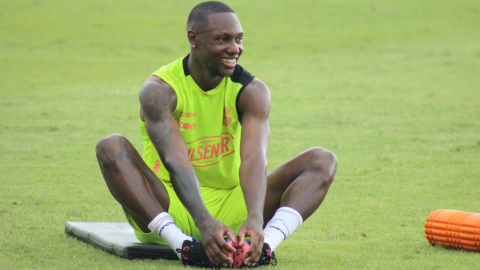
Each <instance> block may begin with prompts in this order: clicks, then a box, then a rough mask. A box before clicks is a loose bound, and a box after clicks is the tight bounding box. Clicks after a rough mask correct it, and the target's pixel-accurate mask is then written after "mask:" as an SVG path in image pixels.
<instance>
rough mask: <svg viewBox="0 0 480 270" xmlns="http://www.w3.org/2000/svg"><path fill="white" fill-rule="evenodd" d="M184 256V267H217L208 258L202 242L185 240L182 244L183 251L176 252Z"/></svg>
mask: <svg viewBox="0 0 480 270" xmlns="http://www.w3.org/2000/svg"><path fill="white" fill-rule="evenodd" d="M176 251H177V252H178V253H181V254H182V263H183V264H184V265H190V266H198V267H206V268H214V267H216V266H215V265H214V264H213V263H212V262H211V261H210V260H209V259H208V257H207V254H206V253H205V250H204V249H203V245H202V243H201V242H200V241H198V240H196V239H193V240H192V241H190V240H185V241H183V244H182V249H179V248H178V249H177V250H176Z"/></svg>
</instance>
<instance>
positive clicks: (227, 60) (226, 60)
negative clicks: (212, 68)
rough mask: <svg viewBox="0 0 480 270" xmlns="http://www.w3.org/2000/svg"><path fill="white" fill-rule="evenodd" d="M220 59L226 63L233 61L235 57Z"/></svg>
mask: <svg viewBox="0 0 480 270" xmlns="http://www.w3.org/2000/svg"><path fill="white" fill-rule="evenodd" d="M222 61H223V62H227V63H235V59H227V58H222Z"/></svg>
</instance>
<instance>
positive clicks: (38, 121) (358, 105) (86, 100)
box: [0, 0, 480, 269]
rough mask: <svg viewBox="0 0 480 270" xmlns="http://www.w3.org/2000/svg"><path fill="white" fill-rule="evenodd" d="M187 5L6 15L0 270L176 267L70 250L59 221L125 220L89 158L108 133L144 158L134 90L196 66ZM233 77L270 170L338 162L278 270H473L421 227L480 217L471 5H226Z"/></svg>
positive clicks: (33, 7)
mask: <svg viewBox="0 0 480 270" xmlns="http://www.w3.org/2000/svg"><path fill="white" fill-rule="evenodd" d="M196 3H197V2H195V1H186V0H182V1H178V2H177V4H174V3H173V2H167V1H161V2H152V1H113V0H105V1H53V0H52V1H41V0H33V1H25V0H18V1H11V0H10V1H9V0H0V63H1V64H0V116H1V118H0V138H1V140H0V175H1V176H0V182H1V184H2V188H1V189H0V265H2V267H5V268H7V269H9V268H92V269H95V268H102V269H103V268H116V269H122V268H125V269H131V268H142V269H156V268H158V267H161V268H165V269H183V267H182V266H181V265H180V263H179V262H167V261H150V260H138V261H127V260H123V259H120V258H117V257H114V256H111V255H109V254H107V253H105V252H101V251H99V250H96V249H94V248H92V247H91V246H89V245H86V244H84V243H81V242H78V241H76V240H75V239H72V238H69V237H66V236H65V234H64V232H63V227H64V224H65V222H66V221H110V222H118V221H124V220H125V219H124V216H123V213H122V210H121V209H120V207H119V206H118V204H117V202H116V201H115V200H114V199H113V198H112V197H111V195H110V194H109V191H108V189H107V187H106V185H105V184H104V182H103V180H102V177H101V174H100V170H99V168H98V165H97V163H96V160H95V155H94V147H95V144H96V142H97V141H98V140H99V139H101V138H102V137H104V136H106V135H109V134H111V133H121V134H123V135H125V136H126V137H127V138H128V139H129V140H130V141H131V142H132V143H133V144H134V145H135V146H136V147H137V149H139V150H140V149H141V138H140V132H139V128H138V109H139V105H138V90H139V88H140V86H141V84H142V83H143V81H144V80H145V79H146V78H147V77H148V76H149V74H150V73H151V72H153V71H154V70H156V69H157V68H158V67H160V66H161V65H164V64H167V63H169V62H170V61H172V60H174V59H177V58H179V57H182V56H183V55H185V54H186V53H188V49H189V47H188V43H187V41H186V33H185V32H184V24H185V22H186V18H187V16H188V13H189V11H190V10H191V8H192V7H193V6H194V5H195V4H196ZM227 3H228V4H230V5H231V7H232V8H234V9H235V10H236V12H237V14H238V17H239V18H240V20H241V22H242V26H243V29H244V31H245V33H246V35H245V39H244V45H245V52H244V55H243V56H242V58H241V61H240V63H241V64H242V65H243V66H244V67H246V68H247V69H248V70H249V71H250V72H252V73H253V74H255V75H256V76H257V77H258V78H260V79H262V80H263V81H265V82H266V83H267V84H268V85H269V87H270V90H271V92H272V112H271V118H270V119H271V120H270V125H271V136H270V143H269V154H268V159H269V169H270V170H271V169H273V168H275V167H276V166H278V165H280V164H281V163H283V162H284V161H285V160H287V159H289V158H290V157H292V156H293V155H295V154H297V153H299V152H300V151H303V150H305V149H307V148H309V147H313V146H322V147H325V148H327V149H330V150H332V151H334V152H335V153H336V154H337V156H338V158H339V167H338V173H337V176H336V179H335V182H334V184H333V185H332V187H331V189H330V191H329V194H328V195H327V198H326V200H325V201H324V203H323V205H322V206H321V208H320V209H319V210H318V211H317V213H316V214H315V215H314V216H312V217H311V218H310V219H309V220H308V221H306V222H305V223H304V225H303V226H302V227H301V228H300V229H299V230H298V231H296V232H295V233H294V234H293V235H292V236H291V238H290V239H288V240H287V241H286V242H285V243H284V244H282V245H281V246H280V247H279V248H278V249H277V254H278V256H277V258H278V261H279V265H278V266H277V268H279V269H291V268H325V269H332V268H334V269H352V268H353V269H439V268H445V269H450V268H458V269H461V268H465V269H478V268H479V267H480V261H479V258H480V257H479V254H477V253H472V252H464V251H452V250H448V249H444V248H441V247H431V246H430V245H429V244H428V243H427V241H426V239H425V238H424V233H423V228H424V222H425V220H426V217H427V216H428V214H429V213H430V212H432V211H434V210H436V209H439V208H447V209H459V210H464V211H470V212H480V207H479V205H480V200H479V198H480V184H479V183H480V182H479V181H478V180H479V179H480V171H479V169H478V164H479V161H480V136H479V134H480V118H479V115H480V80H479V74H480V42H479V41H480V31H478V26H479V25H480V16H479V15H480V4H479V2H478V1H476V0H461V1H445V0H443V1H431V0H423V1H413V0H407V1H402V2H401V3H400V2H396V1H386V0H379V1H374V2H372V1H365V0H358V1H326V0H322V1H305V0H300V1H295V2H294V1H286V0H283V1H281V0H279V1H252V0H247V1H241V2H238V1H227Z"/></svg>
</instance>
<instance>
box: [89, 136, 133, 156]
mask: <svg viewBox="0 0 480 270" xmlns="http://www.w3.org/2000/svg"><path fill="white" fill-rule="evenodd" d="M126 142H127V139H126V138H125V137H123V136H122V135H120V134H112V135H110V136H108V137H105V138H103V139H101V140H100V141H99V142H98V143H97V146H96V154H97V159H98V161H99V162H102V163H111V162H115V161H116V159H117V157H118V154H119V153H120V152H125V151H126V149H125V145H126Z"/></svg>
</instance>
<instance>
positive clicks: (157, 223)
mask: <svg viewBox="0 0 480 270" xmlns="http://www.w3.org/2000/svg"><path fill="white" fill-rule="evenodd" d="M148 228H149V229H150V230H151V231H152V232H154V233H155V234H156V235H158V236H160V238H162V239H163V240H164V241H165V242H167V244H168V245H169V246H170V247H171V248H172V249H173V250H174V251H176V250H177V248H179V249H182V244H183V241H185V240H190V241H192V240H193V238H192V237H191V236H188V235H186V234H184V233H183V232H182V231H181V230H180V228H178V227H177V225H175V223H174V222H173V218H172V216H170V214H168V213H167V212H162V213H160V214H158V215H157V216H156V217H155V218H154V219H153V220H152V221H151V222H150V223H149V224H148ZM181 255H182V254H180V253H177V256H178V258H180V259H181Z"/></svg>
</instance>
